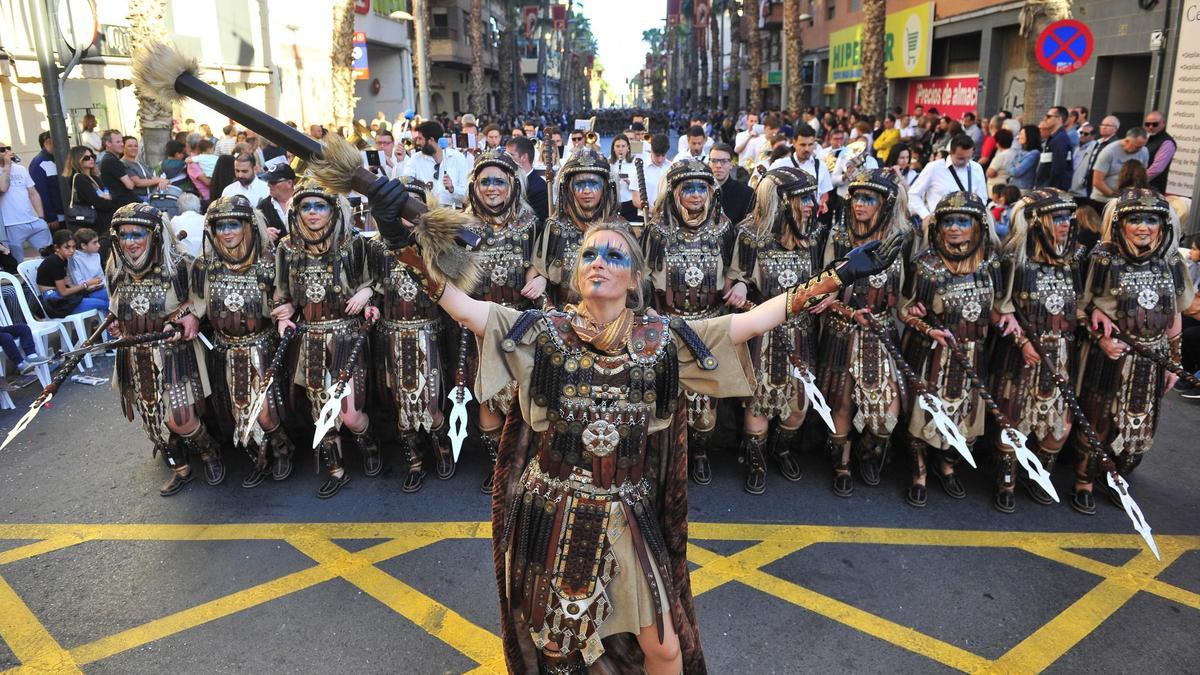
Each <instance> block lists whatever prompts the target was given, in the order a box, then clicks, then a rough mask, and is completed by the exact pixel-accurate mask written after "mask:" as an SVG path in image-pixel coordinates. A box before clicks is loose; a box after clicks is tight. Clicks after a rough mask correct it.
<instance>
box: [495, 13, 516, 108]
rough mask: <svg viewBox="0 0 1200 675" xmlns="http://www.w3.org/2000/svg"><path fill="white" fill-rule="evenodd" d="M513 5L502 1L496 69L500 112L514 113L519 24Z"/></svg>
mask: <svg viewBox="0 0 1200 675" xmlns="http://www.w3.org/2000/svg"><path fill="white" fill-rule="evenodd" d="M514 9H515V7H514V5H512V4H511V3H510V2H508V0H504V28H503V29H502V30H501V31H500V55H499V57H498V59H497V63H496V69H497V70H499V71H500V103H499V106H500V112H502V113H505V114H507V113H510V112H515V108H514V107H513V85H514V78H515V77H516V74H515V72H514V65H515V63H516V62H517V60H516V59H515V58H514V56H515V54H516V51H517V29H516V26H517V24H518V23H519V22H518V21H517V18H516V15H515V13H514Z"/></svg>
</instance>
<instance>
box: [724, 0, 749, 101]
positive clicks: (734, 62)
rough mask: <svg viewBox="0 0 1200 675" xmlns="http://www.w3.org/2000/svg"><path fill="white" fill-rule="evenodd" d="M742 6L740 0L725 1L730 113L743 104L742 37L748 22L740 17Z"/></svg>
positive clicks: (726, 75)
mask: <svg viewBox="0 0 1200 675" xmlns="http://www.w3.org/2000/svg"><path fill="white" fill-rule="evenodd" d="M740 6H741V3H740V2H739V0H729V2H727V3H725V12H726V14H728V15H729V71H728V72H727V73H726V74H725V77H726V80H727V81H728V82H729V101H728V103H727V105H726V111H727V112H728V113H729V114H730V115H736V114H737V111H738V108H740V107H741V106H742V84H741V79H742V78H741V71H742V69H743V66H742V43H743V42H744V40H743V39H742V38H743V36H745V30H744V29H745V26H746V22H745V21H742V20H739V19H738V16H737V10H738V7H740Z"/></svg>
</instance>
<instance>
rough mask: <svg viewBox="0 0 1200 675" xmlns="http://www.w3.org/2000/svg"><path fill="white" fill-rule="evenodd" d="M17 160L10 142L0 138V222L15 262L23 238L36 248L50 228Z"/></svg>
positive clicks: (21, 252) (20, 253)
mask: <svg viewBox="0 0 1200 675" xmlns="http://www.w3.org/2000/svg"><path fill="white" fill-rule="evenodd" d="M20 161H21V160H20V159H19V158H18V157H17V156H16V155H14V154H13V149H12V146H11V145H9V144H8V143H4V142H2V141H0V223H4V241H5V242H7V243H8V247H9V248H10V249H12V255H13V257H14V258H16V259H17V262H21V261H22V260H24V259H25V250H24V247H25V242H26V241H28V242H29V243H30V244H32V245H33V246H34V247H35V248H38V249H41V248H44V247H46V246H49V245H50V243H51V239H50V228H49V227H48V226H47V225H46V221H45V220H43V219H42V214H43V211H42V198H41V196H40V195H39V194H38V191H37V186H36V185H34V183H33V178H32V177H31V176H30V175H29V170H28V169H26V168H25V167H23V166H21V165H20V164H19V162H20Z"/></svg>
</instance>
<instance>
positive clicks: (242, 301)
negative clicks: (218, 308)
mask: <svg viewBox="0 0 1200 675" xmlns="http://www.w3.org/2000/svg"><path fill="white" fill-rule="evenodd" d="M224 302H225V309H228V310H229V311H231V312H240V311H242V308H243V307H245V306H246V298H244V297H242V294H241V293H238V292H237V291H234V292H232V293H230V294H229V295H227V296H225V300H224Z"/></svg>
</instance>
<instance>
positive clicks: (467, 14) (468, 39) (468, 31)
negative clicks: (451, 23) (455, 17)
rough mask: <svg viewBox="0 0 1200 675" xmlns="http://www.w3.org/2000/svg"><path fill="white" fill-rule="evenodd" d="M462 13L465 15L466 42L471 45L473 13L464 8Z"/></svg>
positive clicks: (463, 24)
mask: <svg viewBox="0 0 1200 675" xmlns="http://www.w3.org/2000/svg"><path fill="white" fill-rule="evenodd" d="M462 15H463V17H462V29H463V31H462V32H463V38H465V41H466V43H467V44H468V45H470V44H471V13H470V12H468V11H467V10H465V9H464V10H463V13H462Z"/></svg>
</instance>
